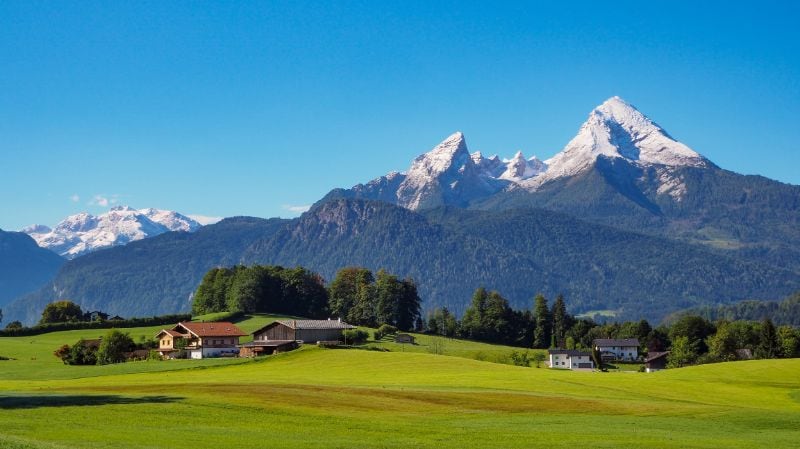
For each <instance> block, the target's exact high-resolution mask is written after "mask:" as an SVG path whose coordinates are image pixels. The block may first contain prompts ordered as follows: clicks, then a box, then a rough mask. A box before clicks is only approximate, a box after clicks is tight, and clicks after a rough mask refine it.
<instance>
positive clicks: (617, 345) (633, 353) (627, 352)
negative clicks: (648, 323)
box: [594, 338, 639, 362]
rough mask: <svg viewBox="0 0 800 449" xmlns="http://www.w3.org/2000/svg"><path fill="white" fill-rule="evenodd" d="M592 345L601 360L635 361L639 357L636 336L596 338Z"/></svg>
mask: <svg viewBox="0 0 800 449" xmlns="http://www.w3.org/2000/svg"><path fill="white" fill-rule="evenodd" d="M594 347H595V349H596V350H597V351H598V352H600V358H601V359H602V360H603V361H611V360H621V361H627V362H635V361H636V360H638V359H639V340H638V339H636V338H622V339H615V338H598V339H597V340H595V341H594Z"/></svg>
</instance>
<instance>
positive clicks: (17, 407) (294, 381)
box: [0, 316, 800, 449]
mask: <svg viewBox="0 0 800 449" xmlns="http://www.w3.org/2000/svg"><path fill="white" fill-rule="evenodd" d="M272 319H274V317H269V316H252V317H247V318H246V319H244V320H242V321H240V322H239V323H238V325H239V326H240V327H242V329H243V330H245V331H246V332H249V331H252V330H255V329H256V328H258V327H260V326H262V325H264V324H266V323H268V322H269V321H270V320H272ZM159 328H160V327H156V328H137V329H129V330H127V331H129V332H130V333H131V335H132V336H134V338H137V337H138V335H146V336H148V337H152V335H154V334H155V333H156V332H157V331H158V330H159ZM87 332H88V334H87ZM100 335H102V331H100ZM97 336H98V331H69V332H59V333H52V334H44V335H38V336H31V337H16V338H2V339H0V355H3V356H6V357H12V358H14V359H15V360H7V361H0V447H2V448H20V449H23V448H24V449H28V448H37V449H38V448H175V447H180V448H198V449H200V448H215V449H216V448H226V449H227V448H263V447H267V446H278V447H290V448H308V447H324V448H339V447H341V448H344V447H348V448H351V447H358V448H360V447H386V448H394V447H397V448H401V447H402V448H407V447H423V448H424V447H432V448H433V447H435V448H450V447H452V448H463V447H477V448H495V447H496V448H501V447H502V448H506V447H512V448H513V447H519V448H525V447H564V448H566V447H570V448H576V447H577V448H585V447H601V448H602V447H608V448H611V447H632V448H633V447H656V448H684V447H703V448H718V447H731V448H740V447H771V448H779V447H786V448H791V447H798V444H800V360H798V359H795V360H764V361H749V362H736V363H725V364H716V365H705V366H699V367H691V368H684V369H677V370H668V371H662V372H659V373H653V374H644V373H637V372H625V371H620V372H611V373H596V372H595V373H592V372H568V371H558V370H549V369H545V368H540V369H537V368H524V367H516V366H511V365H508V364H504V363H494V362H492V361H488V360H491V359H493V358H495V359H496V360H498V361H501V360H502V359H503V358H504V357H505V356H504V354H507V353H509V352H510V351H511V350H512V348H508V347H503V346H493V345H484V344H478V343H473V342H466V341H459V340H450V339H447V340H446V341H444V342H443V343H442V344H439V343H437V345H438V346H440V347H443V349H444V350H443V352H444V354H446V355H437V354H431V353H430V351H429V347H430V346H429V345H430V344H431V340H429V339H430V338H431V337H426V336H421V337H419V338H418V340H417V342H418V344H417V345H397V344H395V343H389V342H380V343H371V344H370V345H368V346H371V347H372V349H373V350H358V349H320V348H316V347H312V346H305V347H303V348H302V349H300V350H298V351H294V352H291V353H286V354H281V355H277V356H268V357H264V358H261V359H255V360H230V359H224V360H223V359H218V360H203V361H181V360H176V361H165V362H154V361H151V362H131V363H126V364H120V365H114V366H100V367H93V366H91V367H75V366H65V365H63V364H61V362H60V361H59V360H58V359H56V358H55V357H54V356H53V355H52V352H53V350H54V349H55V348H56V347H58V346H59V345H61V344H64V343H69V344H71V343H74V341H75V340H77V339H78V338H80V337H83V338H96V337H97Z"/></svg>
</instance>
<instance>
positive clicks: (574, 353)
mask: <svg viewBox="0 0 800 449" xmlns="http://www.w3.org/2000/svg"><path fill="white" fill-rule="evenodd" d="M547 352H548V353H549V354H566V355H568V356H570V357H580V356H591V355H592V353H591V352H587V351H578V350H577V349H548V350H547Z"/></svg>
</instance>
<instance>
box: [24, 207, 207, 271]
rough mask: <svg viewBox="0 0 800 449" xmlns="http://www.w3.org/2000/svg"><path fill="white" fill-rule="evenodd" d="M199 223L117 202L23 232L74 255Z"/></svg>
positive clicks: (40, 244)
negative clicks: (97, 211) (100, 211)
mask: <svg viewBox="0 0 800 449" xmlns="http://www.w3.org/2000/svg"><path fill="white" fill-rule="evenodd" d="M200 227H201V225H200V223H198V222H196V221H195V220H192V219H191V218H189V217H186V216H184V215H181V214H179V213H177V212H172V211H168V210H160V209H141V210H136V209H134V208H132V207H129V206H115V207H113V208H111V209H110V210H109V211H108V212H106V213H104V214H100V215H97V216H95V215H92V214H89V213H87V212H81V213H79V214H75V215H70V216H69V217H67V218H65V219H64V220H62V221H61V222H60V223H59V224H58V225H56V226H55V227H54V228H53V229H50V228H48V227H47V226H42V225H32V226H28V227H26V228H25V229H23V232H25V233H26V234H28V235H30V236H31V237H33V239H34V240H36V243H38V244H39V246H41V247H43V248H48V249H50V250H52V251H54V252H56V253H58V254H61V255H62V256H65V257H67V258H70V259H71V258H75V257H77V256H79V255H82V254H85V253H88V252H91V251H95V250H97V249H101V248H106V247H110V246H116V245H124V244H126V243H128V242H132V241H135V240H141V239H144V238H147V237H153V236H156V235H159V234H163V233H165V232H170V231H188V232H192V231H195V230H197V229H199V228H200Z"/></svg>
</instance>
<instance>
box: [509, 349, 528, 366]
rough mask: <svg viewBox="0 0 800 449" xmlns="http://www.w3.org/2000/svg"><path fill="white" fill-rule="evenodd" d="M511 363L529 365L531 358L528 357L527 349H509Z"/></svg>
mask: <svg viewBox="0 0 800 449" xmlns="http://www.w3.org/2000/svg"><path fill="white" fill-rule="evenodd" d="M511 364H512V365H514V366H531V360H530V358H528V351H525V352H518V351H511Z"/></svg>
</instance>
